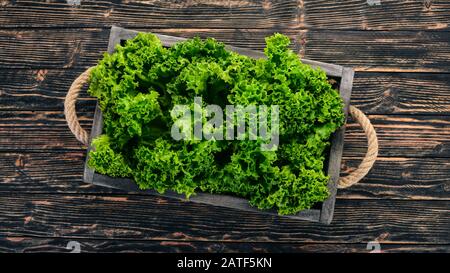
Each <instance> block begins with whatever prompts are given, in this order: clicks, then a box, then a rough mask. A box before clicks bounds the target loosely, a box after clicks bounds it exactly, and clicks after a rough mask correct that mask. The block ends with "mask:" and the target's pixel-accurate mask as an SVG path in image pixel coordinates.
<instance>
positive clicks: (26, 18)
mask: <svg viewBox="0 0 450 273" xmlns="http://www.w3.org/2000/svg"><path fill="white" fill-rule="evenodd" d="M376 2H377V1H372V2H370V1H361V0H350V1H346V2H345V3H343V2H339V1H317V0H303V1H299V0H289V1H275V0H269V1H255V0H251V1H241V0H232V1H218V0H216V1H207V0H197V1H182V2H180V1H176V0H170V1H156V0H150V1H137V0H134V1H133V0H132V1H113V0H105V1H93V0H83V1H81V4H80V5H69V4H66V3H63V2H61V1H54V0H53V1H45V2H42V1H36V0H35V1H25V2H24V1H13V0H4V1H2V6H1V7H0V25H1V26H2V27H8V28H12V27H22V28H23V27H105V26H111V25H112V24H120V25H121V26H123V27H148V26H152V27H161V28H167V27H169V28H171V27H189V28H202V27H204V26H208V27H211V28H279V29H281V28H284V29H285V28H292V27H300V28H315V29H358V30H407V29H408V30H424V29H428V30H444V31H445V30H448V29H449V20H448V18H449V17H450V4H449V3H447V2H445V1H438V2H436V1H396V0H383V1H380V2H379V3H380V5H376V4H372V5H371V3H376Z"/></svg>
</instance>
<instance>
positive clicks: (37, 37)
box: [0, 28, 296, 69]
mask: <svg viewBox="0 0 450 273" xmlns="http://www.w3.org/2000/svg"><path fill="white" fill-rule="evenodd" d="M141 30H142V31H146V32H152V31H153V32H158V33H160V34H166V35H172V36H180V37H185V38H192V37H195V36H199V37H202V38H206V37H214V38H216V39H218V40H219V41H222V42H225V43H226V44H227V45H231V46H241V47H245V48H250V49H255V50H261V51H262V50H263V48H264V46H265V37H267V36H270V35H271V34H273V33H274V30H271V29H267V30H266V29H155V28H152V29H150V28H146V29H141ZM281 32H283V34H286V35H288V36H289V37H290V38H291V41H292V48H294V49H295V41H296V35H295V32H293V31H289V30H286V31H281ZM109 34H110V29H99V28H95V29H56V30H55V29H36V30H0V69H2V68H3V69H6V68H8V69H12V68H31V69H34V68H36V69H50V68H80V67H81V68H87V67H89V66H93V65H96V64H97V63H98V61H99V60H100V59H101V58H102V56H103V53H104V52H106V51H107V48H108V38H109ZM36 45H39V46H37V47H36Z"/></svg>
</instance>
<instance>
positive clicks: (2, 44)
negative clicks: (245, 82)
mask: <svg viewBox="0 0 450 273" xmlns="http://www.w3.org/2000/svg"><path fill="white" fill-rule="evenodd" d="M140 30H142V31H158V33H161V34H167V35H172V36H181V37H187V38H189V37H194V36H200V37H214V38H216V39H218V40H220V41H223V42H225V43H226V44H228V45H231V46H237V47H244V48H250V49H255V50H262V49H263V48H264V45H265V41H264V38H265V37H267V36H269V35H271V34H272V33H273V32H274V30H272V29H267V30H264V29H244V30H243V29H155V28H153V29H151V28H146V29H140ZM281 32H282V33H284V34H286V35H288V36H289V37H290V38H291V40H292V48H293V49H295V50H297V51H298V52H299V54H300V55H301V56H304V58H307V59H312V60H316V61H322V62H328V63H333V64H338V65H344V66H352V67H354V68H355V70H356V71H359V72H361V71H372V72H373V71H378V72H433V73H438V72H442V73H448V72H450V32H437V31H427V32H416V31H397V32H389V31H367V32H365V31H331V30H311V31H306V30H302V31H295V30H283V31H281ZM108 35H109V29H56V30H55V29H35V30H22V31H17V30H0V68H7V69H11V68H31V69H50V68H63V67H64V68H86V67H88V66H92V65H95V64H96V63H97V62H98V60H99V59H100V58H101V57H102V53H103V52H105V51H106V49H107V41H108ZM35 45H39V46H38V47H36V46H35Z"/></svg>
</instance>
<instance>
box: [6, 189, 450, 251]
mask: <svg viewBox="0 0 450 273" xmlns="http://www.w3.org/2000/svg"><path fill="white" fill-rule="evenodd" d="M449 206H450V201H399V200H397V201H394V200H338V201H337V202H336V209H335V215H334V220H333V223H332V224H331V225H330V226H324V225H322V224H318V223H311V222H305V221H296V220H292V219H286V218H281V217H278V216H267V215H262V214H259V213H252V212H240V211H236V210H232V209H223V208H219V207H213V206H208V205H201V204H193V203H188V202H175V201H172V200H170V201H169V200H168V199H164V198H158V197H152V196H149V197H147V196H133V195H127V196H126V195H114V196H111V195H106V196H83V195H66V194H62V195H55V194H48V195H47V194H21V193H10V194H2V195H1V198H0V207H2V208H3V210H2V212H1V213H0V222H1V223H2V229H1V230H0V236H12V237H22V236H25V237H28V236H32V237H53V236H57V237H67V238H87V237H89V238H91V239H100V238H108V239H112V238H115V239H136V240H180V241H219V242H242V243H244V242H296V243H302V242H322V243H327V242H328V243H367V242H369V241H373V240H375V239H379V241H380V243H381V244H383V243H395V244H400V243H405V244H407V243H414V244H415V243H418V244H450V238H449V237H448V233H449V226H450V217H449V216H450V213H449Z"/></svg>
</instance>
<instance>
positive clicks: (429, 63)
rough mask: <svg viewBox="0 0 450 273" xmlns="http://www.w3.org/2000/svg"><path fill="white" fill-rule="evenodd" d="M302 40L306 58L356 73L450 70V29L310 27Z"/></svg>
mask: <svg viewBox="0 0 450 273" xmlns="http://www.w3.org/2000/svg"><path fill="white" fill-rule="evenodd" d="M324 18H326V17H324ZM301 39H302V40H303V42H302V46H301V48H300V52H301V53H302V54H303V55H304V57H305V58H307V59H312V60H316V61H322V62H328V63H333V64H339V65H343V66H351V67H353V68H354V69H355V71H357V72H358V71H376V72H380V71H381V72H445V73H448V72H450V32H437V31H335V30H311V31H306V33H303V34H302V35H301Z"/></svg>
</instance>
